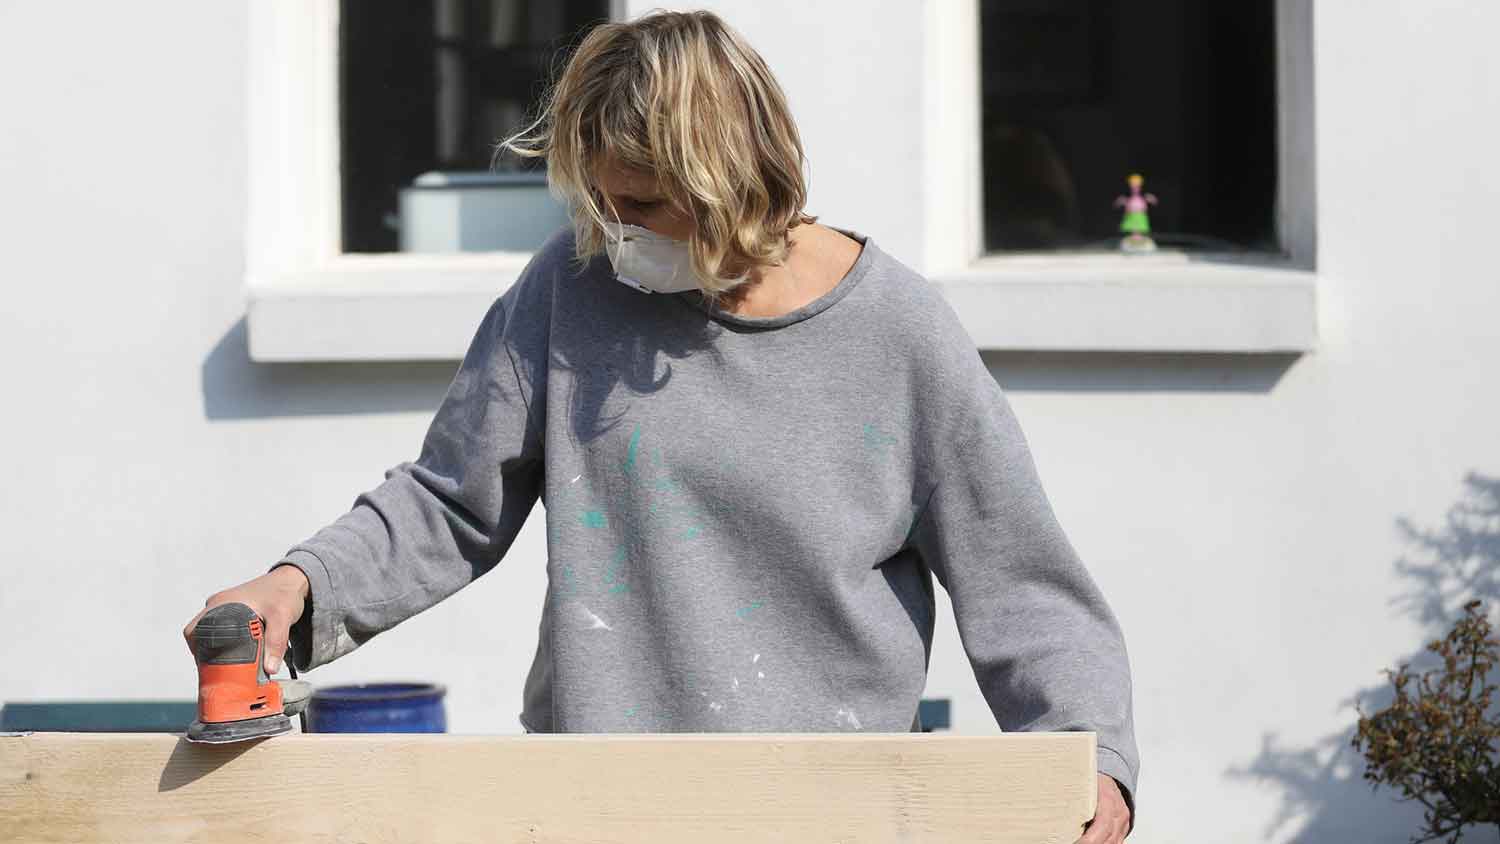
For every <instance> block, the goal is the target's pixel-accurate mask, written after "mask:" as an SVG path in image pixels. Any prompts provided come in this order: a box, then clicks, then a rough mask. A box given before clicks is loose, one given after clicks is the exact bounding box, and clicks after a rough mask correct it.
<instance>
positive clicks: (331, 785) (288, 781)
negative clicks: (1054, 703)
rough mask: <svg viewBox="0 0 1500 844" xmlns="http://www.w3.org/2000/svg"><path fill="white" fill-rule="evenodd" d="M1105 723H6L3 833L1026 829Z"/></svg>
mask: <svg viewBox="0 0 1500 844" xmlns="http://www.w3.org/2000/svg"><path fill="white" fill-rule="evenodd" d="M1094 742H1095V736H1094V734H1093V733H1089V732H1068V733H1009V734H1006V735H1000V736H977V737H965V736H936V735H931V734H921V733H916V734H909V733H873V734H872V733H865V734H859V735H852V734H814V733H789V734H783V733H777V734H768V733H759V734H748V733H735V734H727V733H658V734H641V735H617V734H609V735H603V734H559V735H545V734H533V735H526V736H465V735H395V734H384V735H381V734H359V735H356V734H348V735H333V734H328V735H323V734H318V735H300V734H291V735H285V736H279V737H276V738H271V739H264V740H260V741H253V742H248V743H241V744H233V745H217V746H214V745H198V744H190V743H188V742H187V741H186V740H184V739H182V737H181V736H178V735H169V734H158V735H149V734H123V733H31V734H22V735H12V736H0V841H3V842H52V841H57V842H136V841H140V842H147V841H149V842H153V844H157V842H177V841H182V842H214V844H225V843H226V842H241V841H248V840H251V839H252V837H254V838H255V839H257V840H263V841H274V842H277V844H288V842H385V841H391V842H408V841H433V842H471V841H473V842H478V841H484V842H528V844H530V842H633V841H649V842H652V843H653V844H670V843H671V842H694V843H695V844H698V842H742V841H783V842H839V844H864V842H898V841H899V842H950V841H951V842H960V841H961V842H977V841H984V842H1017V844H1021V843H1022V842H1024V844H1041V842H1049V843H1050V844H1072V842H1074V841H1075V840H1076V839H1077V838H1078V836H1079V835H1080V834H1081V833H1082V830H1083V824H1084V823H1085V822H1086V821H1087V820H1088V819H1090V818H1092V817H1093V813H1094V804H1095V800H1096V798H1097V790H1096V789H1097V785H1096V760H1095V745H1094Z"/></svg>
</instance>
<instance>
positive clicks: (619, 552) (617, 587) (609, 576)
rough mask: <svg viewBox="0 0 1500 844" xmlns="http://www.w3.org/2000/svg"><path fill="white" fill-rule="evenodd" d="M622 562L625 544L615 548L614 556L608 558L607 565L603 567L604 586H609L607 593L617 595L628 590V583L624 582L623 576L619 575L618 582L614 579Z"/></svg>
mask: <svg viewBox="0 0 1500 844" xmlns="http://www.w3.org/2000/svg"><path fill="white" fill-rule="evenodd" d="M624 562H625V546H624V545H621V546H620V547H618V548H616V549H615V553H614V556H613V557H611V558H610V560H609V565H607V566H605V567H604V583H605V585H606V586H610V590H609V593H610V594H611V595H618V594H620V593H621V592H629V591H630V585H629V584H627V583H625V580H624V578H623V577H620V578H619V580H618V582H617V581H616V578H617V577H619V570H620V564H621V563H624ZM611 584H613V585H611Z"/></svg>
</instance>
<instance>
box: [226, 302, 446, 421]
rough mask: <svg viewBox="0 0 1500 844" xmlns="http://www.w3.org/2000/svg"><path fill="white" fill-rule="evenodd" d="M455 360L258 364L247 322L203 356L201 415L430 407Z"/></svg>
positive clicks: (232, 416)
mask: <svg viewBox="0 0 1500 844" xmlns="http://www.w3.org/2000/svg"><path fill="white" fill-rule="evenodd" d="M457 371H458V361H456V360H454V361H382V362H377V363H256V362H255V361H253V360H251V359H250V347H249V344H248V342H247V340H246V328H245V320H244V319H243V318H242V319H240V320H239V321H238V322H236V323H235V324H234V325H233V326H232V327H231V328H230V329H229V331H228V332H227V333H226V334H225V335H224V336H223V337H221V338H220V339H219V342H218V343H216V344H215V345H214V348H213V351H211V352H209V353H208V357H206V358H204V360H203V366H202V368H201V379H202V386H203V415H204V416H205V417H206V418H208V419H262V418H267V417H277V416H319V415H330V414H342V413H395V412H401V411H418V410H420V411H426V412H428V413H431V412H433V411H435V410H437V407H438V405H439V404H440V403H442V400H443V394H444V393H445V392H447V389H448V384H449V382H451V381H452V380H453V375H454V373H456V372H457Z"/></svg>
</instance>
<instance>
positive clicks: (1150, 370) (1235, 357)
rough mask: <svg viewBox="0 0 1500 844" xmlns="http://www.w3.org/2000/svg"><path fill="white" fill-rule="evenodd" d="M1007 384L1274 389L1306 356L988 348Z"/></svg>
mask: <svg viewBox="0 0 1500 844" xmlns="http://www.w3.org/2000/svg"><path fill="white" fill-rule="evenodd" d="M980 357H981V358H982V359H983V360H984V363H985V366H987V367H989V370H990V372H991V373H992V374H993V375H994V376H995V380H997V381H999V382H1000V386H1001V387H1003V388H1005V389H1006V390H1017V391H1021V392H1043V391H1064V392H1077V393H1107V392H1134V391H1137V390H1151V391H1156V392H1236V393H1269V392H1270V391H1271V390H1272V389H1274V388H1275V386H1276V383H1277V382H1278V381H1280V380H1281V378H1282V376H1284V375H1286V373H1287V372H1288V371H1290V370H1291V368H1292V366H1293V365H1295V364H1296V363H1297V361H1298V360H1299V359H1300V358H1301V357H1302V355H1301V353H1300V352H1289V353H1284V354H1283V353H1276V354H1230V353H1192V354H1187V353H1173V352H983V353H981V354H980Z"/></svg>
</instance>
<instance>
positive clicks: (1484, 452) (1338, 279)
mask: <svg viewBox="0 0 1500 844" xmlns="http://www.w3.org/2000/svg"><path fill="white" fill-rule="evenodd" d="M915 5H916V4H907V3H883V4H878V5H875V4H867V3H855V2H852V0H846V2H837V3H833V2H830V3H819V4H809V3H805V2H801V3H791V2H754V3H752V2H749V0H723V2H718V3H715V4H712V7H713V8H716V9H718V10H719V11H721V12H722V13H724V14H725V15H726V16H727V17H728V18H729V19H730V21H731V23H732V24H735V25H736V26H738V27H739V28H740V29H741V30H742V31H744V32H745V34H746V35H747V36H748V37H749V38H750V40H751V41H752V43H754V44H756V45H757V46H758V47H759V48H760V49H761V51H762V52H763V53H764V54H765V56H766V58H767V60H768V61H769V63H770V64H771V66H772V67H773V69H775V70H776V71H777V73H778V75H779V76H780V77H781V79H782V81H783V83H784V84H785V85H786V87H787V88H788V90H789V94H790V96H791V99H792V104H793V107H794V109H795V110H796V112H797V115H798V117H799V120H800V123H801V127H802V131H803V133H804V139H805V141H806V143H807V147H808V153H809V157H810V159H811V162H812V174H813V175H812V195H813V202H812V210H813V212H814V213H819V214H822V215H824V218H823V219H824V220H825V221H826V222H830V223H834V224H838V225H844V226H847V227H851V228H855V229H857V230H861V231H864V232H867V233H869V234H871V235H873V236H874V237H875V238H876V239H877V240H878V241H879V242H880V243H881V244H882V245H883V246H884V247H885V248H887V249H888V250H890V251H891V252H893V253H894V254H896V255H897V256H898V257H901V258H903V259H905V260H907V261H908V262H909V263H912V264H913V265H916V266H919V267H920V266H923V255H922V254H921V249H922V245H923V240H922V236H921V234H920V233H921V231H922V225H923V220H922V218H921V215H922V207H923V196H924V194H923V191H924V189H925V188H924V184H923V182H922V178H921V173H922V172H923V169H922V167H921V166H919V165H918V162H920V160H921V156H922V150H923V146H922V145H923V143H924V140H923V133H922V129H921V126H920V125H919V124H920V121H919V120H916V119H915V118H913V117H912V115H918V114H920V113H921V110H922V103H923V99H922V98H923V96H924V88H923V85H922V80H921V78H920V74H921V72H922V68H923V66H924V63H923V56H922V54H921V51H922V49H923V44H924V39H923V37H922V32H921V26H922V24H923V16H922V15H921V14H920V13H918V12H917V11H915V10H914V9H913V7H914V6H915ZM872 7H873V8H876V9H877V10H878V11H875V12H872V11H871V9H872ZM641 8H646V6H644V5H638V4H633V5H632V11H639V10H640V9H641ZM80 10H81V7H80V6H79V5H78V4H62V3H41V2H30V3H7V4H0V79H5V80H7V83H6V96H5V98H4V110H3V116H0V185H3V186H4V187H3V190H0V232H3V234H0V245H3V251H0V277H3V279H4V281H5V284H4V286H3V291H4V294H5V295H6V296H8V297H9V301H8V303H7V304H6V305H5V306H4V307H3V308H0V361H3V363H0V372H3V374H4V378H5V382H6V384H7V385H8V386H9V392H8V395H9V400H8V401H7V402H6V405H5V406H6V411H7V412H6V413H5V414H4V416H3V417H0V418H3V420H4V421H3V422H0V426H3V427H0V430H3V431H4V434H5V441H6V442H7V443H8V444H9V446H10V447H9V449H8V452H7V458H8V460H7V469H8V475H9V478H8V482H7V483H6V484H4V485H3V487H0V529H3V530H4V532H5V535H6V538H7V543H6V550H5V552H4V558H3V559H4V562H3V564H0V575H3V579H0V656H3V657H4V664H3V668H0V701H7V700H9V701H17V700H39V699H70V698H83V697H91V698H97V697H107V698H117V699H118V698H156V699H160V698H171V699H179V700H181V699H190V698H191V697H192V695H193V693H194V684H195V675H194V672H193V665H192V662H191V658H190V656H189V654H188V653H187V650H186V648H185V646H184V645H183V643H182V641H181V638H180V634H179V630H180V628H181V626H182V624H183V623H185V622H186V621H187V619H188V618H190V617H191V616H192V615H193V613H194V612H196V610H197V609H198V608H200V607H201V606H202V601H203V598H204V597H206V596H207V595H208V594H209V593H210V592H212V591H214V590H216V589H219V588H222V587H225V586H228V585H231V584H233V583H236V582H238V581H240V580H243V579H245V578H248V577H251V576H254V575H255V574H257V573H259V572H260V571H261V570H262V569H263V568H264V567H265V566H267V565H269V564H270V563H271V562H274V561H275V559H276V558H277V556H278V555H279V554H280V553H281V552H282V551H283V550H285V549H286V547H287V546H289V545H290V544H292V543H293V542H296V541H298V540H300V539H302V538H303V537H305V536H307V535H309V534H310V533H312V532H313V531H314V530H316V529H317V528H318V527H320V526H321V525H322V524H324V523H326V522H327V521H329V520H331V519H332V518H333V517H335V516H336V515H338V514H339V513H341V512H343V511H344V510H345V509H346V508H347V507H348V506H349V505H350V503H352V501H353V498H354V495H355V494H356V493H358V492H359V491H361V490H363V489H367V488H370V487H373V486H374V485H376V484H378V483H379V482H380V479H381V474H382V472H383V471H384V469H385V468H386V467H388V466H390V465H393V464H394V463H396V462H399V461H401V460H406V459H410V458H412V457H414V456H415V455H416V453H417V449H418V446H419V443H420V439H421V436H422V433H423V432H424V431H425V428H426V424H427V420H428V418H429V416H430V413H431V412H432V410H433V409H434V408H435V406H436V403H437V401H438V399H439V398H440V397H441V395H442V391H443V389H444V388H445V387H446V383H447V379H448V377H449V375H450V374H451V372H452V369H453V366H452V365H450V364H422V365H407V364H394V365H392V364H386V365H375V364H371V365H357V364H351V365H337V366H332V365H313V366H309V365H298V364H279V365H256V364H252V363H251V362H250V361H249V360H248V358H247V356H246V352H245V346H244V330H243V323H242V322H241V319H242V317H243V314H244V301H243V297H242V292H241V282H242V275H243V271H244V263H245V252H244V246H243V242H242V239H243V236H244V227H245V178H246V176H245V159H246V148H245V143H246V141H245V138H246V126H245V108H246V91H245V86H246V74H245V66H246V55H245V50H246V45H245V35H244V32H245V26H246V11H245V10H246V5H245V4H204V3H188V2H180V1H179V2H161V3H153V4H130V5H124V4H89V5H88V7H87V12H86V15H85V14H81V13H80ZM84 20H86V21H87V25H86V26H85V25H82V23H83V21H84ZM1497 31H1500V6H1496V5H1494V4H1488V3H1479V2H1462V0H1449V1H1448V2H1425V3H1420V4H1419V3H1407V2H1396V0H1385V2H1379V3H1361V4H1353V3H1327V4H1321V5H1319V6H1318V7H1317V13H1316V21H1315V58H1316V66H1317V85H1316V95H1315V101H1316V113H1317V162H1316V164H1317V167H1316V172H1317V178H1318V185H1317V196H1318V203H1319V206H1318V232H1319V266H1318V269H1319V272H1320V287H1319V296H1320V301H1321V308H1322V315H1321V330H1322V333H1323V341H1322V345H1321V347H1320V348H1319V350H1318V351H1317V352H1316V353H1314V354H1311V355H1306V356H1303V357H1300V358H1298V357H1274V358H1265V357H1254V356H1249V357H1243V356H1181V355H1177V356H1152V355H1139V356H1128V357H1119V356H1106V355H1082V356H1069V355H1045V354H1024V355H1023V354H996V355H986V359H987V361H988V362H989V363H990V364H991V366H992V368H993V370H994V372H995V374H996V377H997V378H999V380H1000V382H1001V383H1002V384H1003V385H1004V386H1005V387H1006V388H1007V389H1008V390H1009V391H1010V394H1011V397H1012V400H1013V403H1014V405H1015V407H1016V410H1017V413H1018V415H1019V416H1020V418H1021V421H1022V424H1023V425H1024V427H1025V429H1026V431H1027V433H1028V436H1029V438H1030V441H1031V443H1032V447H1033V450H1034V453H1035V456H1036V459H1037V462H1038V464H1039V467H1040V469H1041V472H1042V475H1043V477H1044V479H1045V481H1046V484H1047V487H1048V490H1049V492H1050V494H1051V497H1052V501H1053V505H1054V507H1055V509H1056V510H1057V513H1058V515H1059V518H1060V519H1061V520H1062V522H1063V525H1064V527H1065V528H1066V529H1067V531H1068V533H1069V536H1070V537H1071V539H1072V540H1073V542H1074V544H1075V545H1076V546H1077V548H1078V549H1079V551H1080V553H1081V554H1082V555H1083V557H1084V559H1085V560H1086V561H1087V562H1088V564H1089V565H1090V567H1091V570H1092V571H1093V572H1094V574H1095V576H1096V578H1097V579H1098V580H1099V582H1100V584H1101V585H1102V587H1103V588H1104V590H1105V593H1106V594H1107V595H1108V597H1109V599H1110V601H1111V603H1112V605H1113V607H1114V609H1115V611H1116V614H1117V615H1118V616H1119V617H1120V620H1121V623H1122V624H1123V626H1124V628H1125V632H1126V636H1127V642H1128V645H1129V648H1130V654H1131V659H1132V666H1133V669H1134V676H1135V684H1136V687H1135V708H1136V718H1137V730H1138V738H1139V740H1140V744H1141V750H1142V757H1143V772H1142V776H1141V782H1140V789H1141V791H1140V800H1141V809H1142V812H1143V814H1142V816H1141V820H1140V823H1139V825H1138V826H1137V828H1136V832H1135V835H1134V836H1132V840H1138V841H1148V842H1189V841H1194V842H1196V841H1204V840H1214V841H1289V840H1299V841H1354V840H1358V841H1370V842H1385V841H1389V842H1404V841H1406V840H1407V839H1408V837H1409V835H1410V834H1411V833H1412V832H1414V831H1415V830H1416V827H1417V824H1418V823H1419V822H1420V813H1419V812H1417V811H1414V810H1412V809H1411V808H1410V807H1408V806H1395V805H1394V804H1393V803H1392V801H1391V797H1390V794H1389V792H1386V791H1381V792H1378V793H1376V794H1374V795H1372V794H1371V793H1370V789H1369V787H1368V785H1366V784H1365V783H1363V782H1362V780H1361V779H1360V776H1359V767H1357V762H1358V760H1357V759H1356V758H1355V757H1354V755H1353V753H1352V751H1351V750H1349V749H1348V748H1347V747H1346V745H1347V744H1348V735H1349V733H1350V730H1351V728H1352V724H1353V722H1354V719H1355V713H1354V710H1353V708H1352V701H1353V700H1354V699H1356V698H1358V699H1361V700H1364V701H1365V706H1366V710H1367V711H1368V710H1369V709H1370V708H1371V707H1372V706H1377V705H1381V704H1383V703H1384V702H1385V700H1386V698H1385V697H1384V696H1382V695H1381V694H1380V693H1379V690H1380V686H1381V685H1382V682H1383V681H1382V678H1381V677H1380V674H1379V670H1380V669H1381V668H1382V667H1386V666H1394V665H1395V664H1396V663H1397V662H1398V661H1401V660H1403V659H1408V658H1410V657H1411V656H1412V655H1413V654H1414V653H1415V652H1416V651H1417V650H1418V649H1419V647H1420V644H1421V643H1422V642H1424V641H1426V640H1427V639H1430V638H1432V637H1434V636H1436V635H1439V634H1440V633H1441V632H1442V631H1443V630H1445V629H1446V627H1447V625H1448V624H1449V623H1450V622H1451V620H1452V618H1453V617H1454V615H1455V613H1456V607H1457V605H1458V603H1460V600H1461V597H1462V595H1461V594H1460V591H1459V590H1456V589H1453V587H1455V586H1456V580H1455V576H1454V575H1453V574H1451V573H1449V572H1447V570H1446V569H1444V568H1443V566H1442V565H1441V563H1442V562H1443V557H1442V555H1443V554H1447V555H1448V557H1450V558H1451V557H1452V556H1453V555H1454V552H1452V551H1440V552H1438V554H1437V555H1436V556H1435V555H1434V554H1433V553H1432V552H1430V551H1429V550H1428V549H1427V548H1425V547H1424V546H1423V545H1422V543H1420V542H1418V541H1416V540H1414V539H1413V538H1411V537H1409V536H1407V535H1406V534H1404V533H1403V532H1402V531H1401V530H1400V529H1399V523H1400V522H1401V520H1410V522H1412V523H1413V524H1414V525H1415V526H1416V527H1417V528H1420V529H1425V530H1429V531H1432V532H1434V533H1438V534H1444V533H1445V532H1446V531H1447V530H1448V528H1447V527H1446V526H1445V522H1444V520H1445V515H1446V513H1447V512H1448V510H1449V508H1451V507H1453V506H1454V505H1455V504H1458V503H1460V502H1462V501H1464V500H1466V498H1465V487H1464V482H1463V479H1464V477H1465V474H1466V473H1468V472H1480V473H1486V474H1487V475H1489V476H1490V477H1494V476H1496V475H1500V437H1497V436H1496V430H1497V425H1496V423H1497V421H1500V398H1497V397H1496V395H1495V390H1494V389H1493V383H1494V379H1493V376H1492V374H1491V373H1492V371H1493V368H1494V363H1495V361H1496V360H1497V359H1500V330H1497V329H1496V327H1495V314H1496V313H1497V310H1500V272H1497V271H1496V269H1495V263H1494V258H1493V254H1494V250H1493V246H1492V243H1493V241H1494V238H1495V231H1496V222H1497V208H1500V204H1497V203H1500V175H1497V168H1496V167H1495V158H1494V157H1495V155H1496V151H1497V150H1500V94H1497V91H1500V58H1497V57H1496V56H1495V55H1494V53H1493V51H1492V49H1491V44H1490V43H1489V42H1490V41H1491V38H1490V34H1492V33H1494V32H1497ZM872 174H878V175H872ZM479 316H480V314H475V319H476V322H477V320H478V318H479ZM1487 376H1489V377H1487ZM1496 494H1497V495H1500V492H1497V493H1496ZM540 516H541V510H540V508H538V510H537V511H536V517H535V518H533V520H532V521H531V523H529V524H528V526H527V528H526V530H525V532H524V533H523V535H522V537H521V539H520V540H519V542H518V543H517V545H516V546H515V547H514V549H513V550H512V552H511V554H510V555H509V557H508V558H507V559H506V560H505V561H504V562H502V564H501V566H500V567H499V568H498V569H497V570H496V572H494V573H493V574H491V575H490V576H489V577H487V578H486V579H484V580H482V581H481V582H479V583H477V584H475V585H474V586H472V587H471V588H469V589H468V590H465V591H464V592H463V593H460V594H459V595H458V596H456V597H455V598H453V599H451V600H450V601H449V602H447V603H445V604H443V605H442V606H440V607H439V608H436V609H435V610H433V611H431V612H428V613H425V614H423V615H420V616H418V617H416V618H414V619H412V620H410V621H408V622H407V623H405V624H404V625H402V626H401V627H400V628H398V629H397V630H395V631H391V632H390V633H388V634H385V635H383V636H381V637H377V638H376V639H375V640H373V641H371V642H370V643H368V644H367V645H365V646H364V647H363V648H362V649H361V650H359V651H358V652H356V653H354V654H351V655H350V656H348V657H347V658H345V659H343V660H341V661H340V662H338V663H336V664H334V665H331V666H328V667H326V668H323V669H319V670H318V671H317V672H315V673H314V675H313V677H312V678H311V679H313V680H314V681H315V682H318V683H333V682H341V681H356V680H357V681H369V680H377V679H419V680H437V681H441V682H445V683H449V684H451V686H452V691H451V693H450V697H449V701H448V703H449V712H450V717H451V720H452V727H453V730H454V731H457V732H514V731H516V729H517V727H516V723H515V714H516V712H517V711H518V710H519V707H520V689H521V685H522V682H523V680H524V677H525V670H526V668H527V667H528V666H529V664H530V659H531V655H532V649H533V648H534V646H535V641H536V622H537V617H538V615H537V608H538V607H539V602H540V600H541V597H542V590H543V581H542V561H543V560H544V559H545V557H544V554H545V543H544V541H543V536H542V531H541V530H540V522H541V518H540ZM1489 530H1490V532H1491V533H1490V536H1491V540H1490V542H1491V544H1490V545H1489V546H1487V549H1486V548H1483V547H1482V548H1480V549H1479V551H1478V552H1476V553H1477V554H1478V561H1479V562H1485V563H1487V567H1486V569H1485V573H1484V574H1482V575H1480V576H1479V577H1476V578H1474V579H1472V582H1471V585H1470V587H1469V589H1468V593H1472V594H1477V595H1479V596H1481V597H1486V598H1489V599H1494V598H1497V597H1500V575H1497V570H1500V559H1497V554H1500V552H1497V551H1496V550H1495V549H1496V547H1497V540H1496V539H1495V538H1494V532H1495V530H1496V528H1495V527H1494V523H1493V521H1492V522H1491V525H1490V527H1489ZM1486 554H1487V555H1488V556H1485V555H1486ZM1402 560H1405V561H1407V562H1408V563H1409V564H1410V565H1409V566H1408V567H1406V568H1403V567H1401V566H1399V565H1398V562H1399V561H1402ZM1469 562H1470V564H1471V565H1472V564H1473V563H1474V562H1475V560H1472V559H1471V560H1470V561H1469ZM1445 587H1446V588H1447V591H1445ZM1433 606H1437V607H1441V608H1444V609H1445V610H1446V614H1444V615H1440V616H1439V617H1429V616H1428V615H1425V614H1424V608H1428V609H1430V608H1431V607H1433ZM940 609H941V612H942V613H943V615H942V618H943V619H944V621H945V623H943V624H942V625H941V626H940V630H939V641H938V642H937V645H936V653H935V654H934V659H933V669H932V677H931V682H930V684H929V689H928V695H929V696H951V697H953V698H954V700H955V718H956V721H957V725H956V726H957V727H958V729H959V731H961V732H967V733H985V732H993V731H994V730H995V727H994V723H993V718H992V716H991V715H990V714H989V713H988V712H987V711H986V710H985V709H984V706H983V703H982V701H981V699H980V698H979V696H978V693H977V690H976V689H975V687H974V682H973V679H972V675H971V674H970V673H969V670H968V666H967V663H966V661H965V659H964V656H963V653H962V650H961V647H960V645H959V643H958V639H957V636H956V634H955V632H954V630H953V627H952V624H951V613H950V612H949V611H948V610H947V609H942V608H940ZM111 621H113V622H114V628H113V629H111V627H110V622H111Z"/></svg>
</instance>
